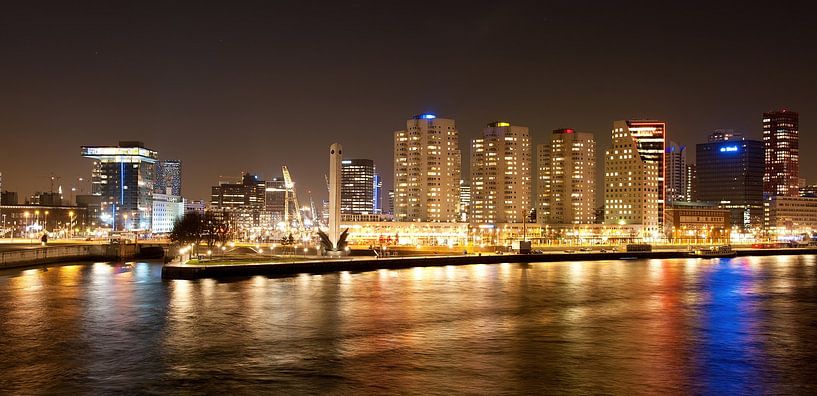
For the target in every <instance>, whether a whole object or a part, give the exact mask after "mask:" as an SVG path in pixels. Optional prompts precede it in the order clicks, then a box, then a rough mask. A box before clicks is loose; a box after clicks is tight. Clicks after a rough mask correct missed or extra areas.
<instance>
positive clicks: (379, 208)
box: [372, 168, 383, 214]
mask: <svg viewBox="0 0 817 396" xmlns="http://www.w3.org/2000/svg"><path fill="white" fill-rule="evenodd" d="M373 200H374V211H373V212H372V213H375V214H381V213H383V179H382V178H381V177H380V173H378V172H377V168H375V169H374V198H373Z"/></svg>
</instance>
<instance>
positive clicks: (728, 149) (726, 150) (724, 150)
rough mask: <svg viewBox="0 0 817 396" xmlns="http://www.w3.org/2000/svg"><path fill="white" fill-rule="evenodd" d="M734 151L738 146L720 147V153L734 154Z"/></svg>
mask: <svg viewBox="0 0 817 396" xmlns="http://www.w3.org/2000/svg"><path fill="white" fill-rule="evenodd" d="M736 151H738V146H726V147H721V152H722V153H732V152H736Z"/></svg>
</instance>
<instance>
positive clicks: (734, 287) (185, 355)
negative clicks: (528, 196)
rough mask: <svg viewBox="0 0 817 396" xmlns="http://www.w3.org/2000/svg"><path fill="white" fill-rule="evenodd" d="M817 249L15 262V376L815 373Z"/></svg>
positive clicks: (6, 313)
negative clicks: (166, 268)
mask: <svg viewBox="0 0 817 396" xmlns="http://www.w3.org/2000/svg"><path fill="white" fill-rule="evenodd" d="M815 263H817V260H816V259H815V257H814V256H802V257H764V258H758V257H747V258H736V259H732V260H704V259H688V260H648V261H626V262H625V261H600V262H573V263H547V264H545V263H542V264H511V263H503V264H498V265H485V264H480V265H470V266H445V267H427V268H411V269H406V270H398V271H390V270H378V271H372V272H364V273H356V272H341V273H337V274H326V275H306V274H304V275H299V276H296V277H290V278H267V277H261V276H255V277H252V278H247V279H241V280H233V281H229V282H225V281H216V280H209V279H208V280H197V281H188V280H172V281H162V280H161V279H160V271H161V268H160V266H159V265H157V264H149V263H127V264H107V263H93V264H87V265H65V266H58V267H51V268H48V269H46V270H43V269H30V270H25V271H7V272H5V273H2V274H0V347H2V348H0V350H2V352H3V353H2V354H0V372H2V373H3V375H2V376H0V393H49V392H65V393H109V392H114V391H122V390H127V391H129V392H154V393H167V392H169V391H173V390H177V391H179V392H180V393H191V392H192V393H197V392H199V393H200V392H204V391H208V392H213V391H217V390H224V391H231V390H232V391H238V392H242V391H243V392H248V391H269V392H286V393H326V392H334V393H352V392H357V393H363V392H367V393H373V392H378V393H394V392H407V393H429V392H437V393H443V392H471V393H544V392H548V391H555V390H567V391H570V392H572V393H634V392H635V393H678V392H685V393H704V394H712V393H722V394H735V393H814V392H813V391H814V390H815V387H817V382H815V378H817V375H815V374H817V369H815V368H813V366H815V365H814V364H813V362H814V361H815V358H816V357H817V343H814V342H813V340H814V339H817V319H815V318H817V290H815V286H816V285H815V277H816V276H817V272H816V269H817V266H815Z"/></svg>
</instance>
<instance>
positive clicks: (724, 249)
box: [689, 245, 738, 258]
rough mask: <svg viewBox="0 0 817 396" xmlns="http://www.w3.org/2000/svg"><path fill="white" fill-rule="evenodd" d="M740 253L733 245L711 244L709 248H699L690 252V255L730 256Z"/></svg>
mask: <svg viewBox="0 0 817 396" xmlns="http://www.w3.org/2000/svg"><path fill="white" fill-rule="evenodd" d="M737 255H738V252H736V251H735V250H734V249H732V246H729V245H722V246H710V247H708V248H698V249H695V250H691V251H690V252H689V256H690V257H700V258H730V257H735V256H737Z"/></svg>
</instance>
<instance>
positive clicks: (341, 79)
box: [0, 1, 817, 204]
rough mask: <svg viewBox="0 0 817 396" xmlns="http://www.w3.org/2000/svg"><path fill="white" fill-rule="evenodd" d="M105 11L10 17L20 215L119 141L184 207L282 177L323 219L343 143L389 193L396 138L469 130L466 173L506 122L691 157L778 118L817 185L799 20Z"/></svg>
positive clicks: (299, 6) (478, 10)
mask: <svg viewBox="0 0 817 396" xmlns="http://www.w3.org/2000/svg"><path fill="white" fill-rule="evenodd" d="M29 3H32V4H29ZM74 3H84V4H85V5H77V4H74ZM108 3H114V2H99V3H92V2H69V1H62V2H53V3H44V2H23V1H18V2H13V3H11V2H10V3H9V4H4V6H3V7H2V9H0V136H2V139H1V140H2V141H0V171H1V172H2V173H3V179H4V180H3V181H4V184H3V189H5V190H11V191H18V192H19V193H20V194H21V200H22V199H23V195H24V194H30V193H31V192H33V191H34V190H46V191H47V190H48V189H49V175H51V174H52V173H53V174H55V175H56V176H60V177H62V180H61V182H62V183H61V184H63V186H64V188H69V187H70V186H72V185H75V184H76V183H74V182H72V180H76V178H77V177H85V178H86V179H87V178H88V177H89V176H90V169H91V160H88V159H83V158H81V157H80V155H79V153H80V146H81V145H107V144H115V143H116V142H117V141H119V140H141V141H144V142H145V143H146V144H147V146H148V147H151V148H154V149H156V150H158V151H159V155H160V157H161V158H164V159H181V160H182V161H183V162H184V187H183V189H184V195H185V196H186V197H187V198H188V199H203V198H208V197H209V188H210V186H211V185H214V184H217V182H218V180H219V176H239V175H240V173H241V172H242V171H250V172H254V173H258V174H259V175H261V176H262V177H265V178H270V177H273V176H278V175H280V166H281V165H284V164H285V165H288V166H289V169H290V171H291V172H292V174H293V177H294V178H295V180H296V184H297V186H298V192H299V195H300V196H301V197H303V198H302V199H306V197H307V195H306V193H307V191H309V190H311V191H313V195H314V198H315V201H316V202H317V201H318V200H320V199H323V198H325V197H326V191H325V185H324V181H323V180H324V174H325V173H326V171H327V170H326V168H327V166H328V159H327V156H326V151H327V149H328V146H329V145H330V144H331V143H333V142H336V141H337V142H339V143H341V144H343V146H344V151H345V153H344V154H345V156H346V157H348V158H353V157H358V158H372V159H374V160H375V161H376V163H377V164H378V167H379V168H380V169H381V172H382V173H383V174H384V176H385V177H384V182H385V184H386V186H384V187H385V188H388V187H390V186H391V183H392V178H393V176H392V174H391V172H392V167H391V162H392V137H393V136H392V133H393V132H394V131H395V130H398V129H402V128H403V127H404V126H405V120H406V118H408V117H410V116H412V115H414V114H418V113H421V112H426V111H431V112H435V113H437V114H438V115H439V116H442V117H448V118H454V119H456V120H457V124H458V127H459V130H460V142H461V147H462V149H463V158H464V159H465V160H466V161H464V166H467V158H468V142H469V140H470V139H471V138H473V137H476V136H477V135H478V134H480V133H481V130H482V128H483V127H484V126H485V124H486V123H488V122H491V121H495V120H505V121H510V122H512V123H514V124H517V125H523V126H528V127H530V128H531V132H532V135H533V136H534V141H535V142H536V143H538V142H541V141H543V140H544V137H545V136H547V135H548V134H549V133H550V131H551V130H552V129H555V128H561V127H572V128H576V129H579V130H582V131H591V132H595V133H596V138H597V140H598V141H599V146H600V149H601V150H599V151H600V154H601V153H603V149H604V148H606V147H609V144H610V127H611V123H612V121H613V120H615V119H624V118H633V117H646V118H656V119H662V120H665V121H667V122H668V132H669V136H670V138H671V139H672V140H675V141H678V142H679V143H681V144H686V145H689V146H692V151H694V144H695V143H700V142H703V141H705V140H706V137H707V135H708V134H709V133H710V132H711V130H713V129H716V128H733V129H736V130H738V131H742V132H744V133H745V134H747V135H749V136H750V137H753V138H760V134H761V118H762V112H764V111H768V110H772V109H777V108H782V107H786V108H789V109H791V110H795V111H798V112H800V114H801V117H800V131H801V173H802V175H804V176H805V177H807V178H808V179H809V181H810V182H817V156H815V155H812V153H813V151H814V148H815V147H817V139H815V137H814V133H813V132H814V131H815V129H817V122H815V119H817V48H815V45H817V17H815V14H814V13H812V12H808V11H807V9H808V7H806V6H801V5H798V4H796V3H792V2H785V3H780V2H768V3H767V6H766V7H759V6H753V5H749V4H748V3H745V2H733V3H732V4H722V3H721V5H712V4H710V2H694V1H684V2H613V1H565V2H544V1H542V2H539V1H535V2H511V1H493V2H476V1H458V2H454V1H448V2H418V1H413V2H408V1H404V2H399V3H398V2H395V3H394V4H389V2H382V1H381V2H377V1H373V2H358V1H342V2H326V3H320V2H309V1H297V2H291V3H286V2H273V1H264V2H246V1H241V2H227V1H224V2H219V3H207V4H208V5H204V4H205V2H190V3H182V2H170V1H168V2H156V3H151V2H130V3H132V4H131V5H122V4H116V5H115V4H108ZM162 3H167V4H162ZM659 3H661V4H659ZM602 164H603V162H602V156H601V155H599V171H600V172H601V171H602V170H603V169H602V168H603V166H602ZM464 175H467V173H464ZM85 188H86V189H87V188H88V187H87V186H86V187H85ZM384 204H385V202H384Z"/></svg>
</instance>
